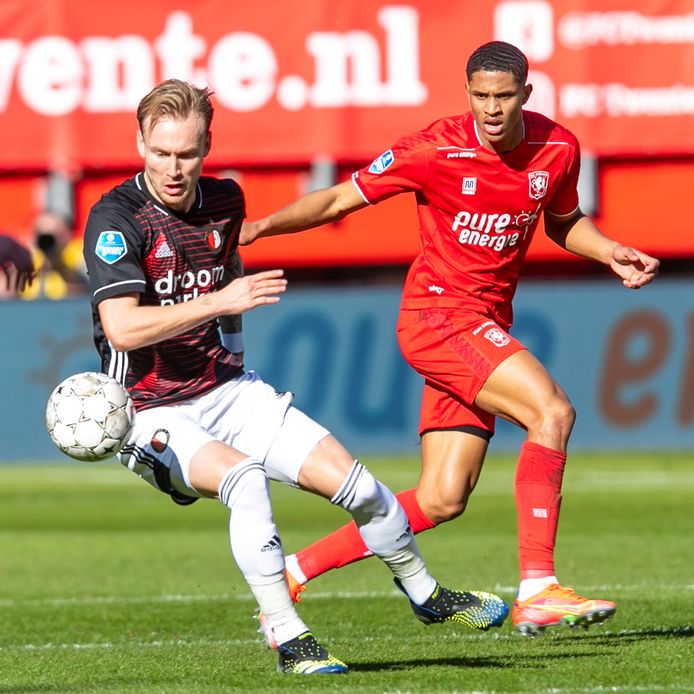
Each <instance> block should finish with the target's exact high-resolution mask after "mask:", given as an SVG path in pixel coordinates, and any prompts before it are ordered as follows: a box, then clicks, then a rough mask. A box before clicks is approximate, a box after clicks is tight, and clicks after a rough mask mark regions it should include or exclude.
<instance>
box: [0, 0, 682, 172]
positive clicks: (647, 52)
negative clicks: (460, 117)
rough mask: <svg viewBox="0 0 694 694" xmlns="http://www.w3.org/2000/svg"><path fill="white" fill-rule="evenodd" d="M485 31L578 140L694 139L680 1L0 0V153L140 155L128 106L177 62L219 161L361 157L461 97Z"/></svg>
mask: <svg viewBox="0 0 694 694" xmlns="http://www.w3.org/2000/svg"><path fill="white" fill-rule="evenodd" d="M492 39H503V40H508V41H510V42H512V43H515V44H516V45H518V46H519V47H521V48H522V49H523V50H524V51H525V52H526V54H527V55H528V58H529V60H530V64H531V82H532V83H533V84H534V87H535V91H534V94H533V96H532V97H531V102H530V103H529V107H530V108H534V109H536V110H539V111H542V112H544V113H546V114H547V115H549V116H551V117H554V118H556V119H557V120H559V121H561V122H562V123H564V124H565V125H567V126H568V127H569V128H571V129H572V130H573V131H574V132H575V133H576V135H578V137H579V139H580V140H581V141H582V144H583V148H584V150H586V151H590V152H592V153H595V154H610V155H611V154H651V153H657V154H673V153H683V152H685V153H687V152H694V9H693V7H692V3H691V0H671V1H665V0H663V1H656V0H649V1H648V2H634V1H633V0H632V1H631V2H629V1H627V0H601V1H600V2H598V0H583V1H581V2H576V1H575V0H554V1H552V2H550V1H548V0H497V1H496V2H484V3H481V2H479V1H478V0H456V2H451V1H450V0H397V1H396V0H390V1H389V0H373V1H372V2H368V3H367V2H363V1H360V0H342V1H341V2H339V3H336V2H332V1H328V0H268V1H267V2H261V3H229V2H225V1H224V0H196V2H191V1H187V2H179V3H176V4H172V3H169V2H165V1H164V0H152V1H151V2H141V1H139V0H138V2H134V0H121V1H120V2H117V3H98V4H95V3H93V2H87V0H43V1H42V2H40V3H39V2H27V0H3V2H2V3H1V4H0V114H1V117H2V123H3V128H2V129H0V170H5V171H7V170H13V169H14V170H16V169H44V168H52V169H55V168H58V169H64V170H77V171H80V170H85V169H103V168H124V167H130V166H133V165H137V164H138V160H137V154H136V150H135V147H134V145H133V142H134V131H135V119H134V110H135V107H136V105H137V103H138V101H139V99H140V98H141V97H142V96H143V95H144V94H145V93H146V92H147V91H148V90H149V89H150V88H151V87H152V86H153V85H154V84H155V83H156V82H158V81H160V80H161V79H164V78H167V77H174V76H175V77H179V78H182V79H186V80H189V81H192V82H194V83H197V84H208V85H209V86H210V87H211V88H213V89H214V91H215V95H216V96H215V103H216V115H215V135H214V143H213V150H212V155H211V163H213V164H215V165H235V166H245V165H256V166H257V165H267V164H273V165H274V164H278V163H282V164H302V163H305V162H307V161H310V160H312V159H314V158H315V157H319V156H320V157H328V158H332V159H336V160H340V161H347V160H349V161H364V160H368V159H370V158H372V157H373V156H375V155H377V154H378V153H380V152H381V151H382V150H383V149H385V148H386V147H387V146H388V145H389V144H390V143H391V141H392V140H393V139H394V138H395V137H397V136H399V135H401V134H403V133H405V132H408V131H411V130H416V129H419V128H420V127H422V126H424V125H426V124H427V123H428V122H430V121H431V120H433V119H434V118H436V117H438V116H440V115H444V114H449V113H453V112H459V111H463V110H466V108H467V102H466V98H465V93H464V82H465V80H464V67H465V61H466V58H467V56H468V55H469V53H470V52H471V51H472V50H474V49H475V48H476V47H477V46H478V45H480V44H481V43H484V42H486V41H488V40H492Z"/></svg>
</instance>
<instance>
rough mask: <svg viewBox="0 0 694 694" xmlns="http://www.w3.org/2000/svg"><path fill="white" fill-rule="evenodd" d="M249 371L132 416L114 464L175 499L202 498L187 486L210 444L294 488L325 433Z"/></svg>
mask: <svg viewBox="0 0 694 694" xmlns="http://www.w3.org/2000/svg"><path fill="white" fill-rule="evenodd" d="M292 397H293V396H292V394H291V393H278V392H277V391H276V390H275V389H274V388H273V387H272V386H270V385H268V384H267V383H264V382H263V380H262V379H261V378H260V376H258V374H256V373H255V372H254V371H249V372H247V373H245V374H244V375H243V376H241V377H239V378H238V379H235V380H233V381H229V382H227V383H224V384H222V385H221V386H219V387H218V388H216V389H215V390H213V391H210V392H209V393H205V394H204V395H201V396H200V397H198V398H194V399H192V400H187V401H185V402H182V403H178V404H176V405H167V406H164V407H153V408H151V409H147V410H141V411H139V412H137V413H136V414H135V419H134V422H133V430H132V433H131V435H130V438H129V439H128V441H127V443H126V444H125V446H124V447H123V449H122V450H121V452H120V453H119V454H118V459H119V460H120V462H121V463H122V464H123V465H125V466H126V467H127V468H129V469H130V470H132V471H133V472H135V473H136V474H137V475H139V476H140V477H142V479H144V480H146V481H147V482H149V483H150V484H151V485H153V486H154V487H156V488H157V489H160V490H161V491H163V492H166V493H167V494H171V496H172V498H173V499H174V501H178V502H179V503H190V502H191V501H192V500H193V499H195V498H197V497H199V496H201V495H200V494H199V493H198V492H197V491H196V490H195V489H193V487H192V486H191V484H190V477H189V468H190V461H191V460H192V458H193V456H194V455H195V453H197V451H199V450H200V448H202V447H203V446H204V445H205V444H206V443H209V442H210V441H222V442H223V443H226V444H228V445H229V446H231V447H232V448H235V449H236V450H237V451H239V452H241V453H243V454H245V455H247V456H249V457H252V458H256V459H257V460H260V461H261V462H262V463H263V464H264V465H265V470H266V471H267V475H268V477H269V478H270V479H273V480H277V481H278V482H283V483H284V484H290V485H293V486H297V480H298V478H299V471H300V470H301V466H302V465H303V463H304V461H305V460H306V458H307V457H308V455H309V453H310V452H311V451H312V450H313V448H314V447H315V446H316V445H317V444H318V442H319V441H321V439H323V438H325V437H326V436H328V435H329V434H330V432H329V431H328V430H327V429H326V428H325V427H323V426H321V425H320V424H318V423H317V422H314V421H313V420H312V419H311V418H310V417H308V416H307V415H305V414H304V413H303V412H301V411H300V410H298V409H296V408H295V407H292V405H291V402H292Z"/></svg>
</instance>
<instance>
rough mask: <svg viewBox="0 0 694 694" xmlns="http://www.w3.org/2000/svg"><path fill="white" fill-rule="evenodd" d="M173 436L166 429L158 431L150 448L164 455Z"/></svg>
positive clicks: (154, 434) (153, 436) (153, 435)
mask: <svg viewBox="0 0 694 694" xmlns="http://www.w3.org/2000/svg"><path fill="white" fill-rule="evenodd" d="M170 437H171V434H169V432H168V431H167V430H166V429H157V430H156V431H155V432H154V433H153V434H152V440H151V441H150V446H152V448H153V449H154V450H155V451H156V452H157V453H163V452H164V451H165V450H166V447H167V446H168V445H169V438H170Z"/></svg>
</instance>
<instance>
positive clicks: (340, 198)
mask: <svg viewBox="0 0 694 694" xmlns="http://www.w3.org/2000/svg"><path fill="white" fill-rule="evenodd" d="M366 205H367V203H366V202H365V201H364V199H363V198H362V197H361V195H359V191H357V189H356V187H355V186H354V184H353V183H352V181H344V182H343V183H338V184H337V185H334V186H332V187H331V188H323V189H322V190H317V191H315V192H313V193H308V194H307V195H304V196H303V197H301V198H299V199H298V200H296V201H294V202H293V203H291V204H290V205H287V207H283V208H282V209H281V210H278V211H277V212H273V213H272V214H270V215H268V216H267V217H263V218H262V219H258V220H256V221H253V222H244V223H243V225H242V227H241V236H240V238H239V243H240V244H241V245H242V246H247V245H248V244H250V243H253V241H255V240H256V239H259V238H263V237H265V236H279V235H280V234H292V233H294V232H297V231H304V230H306V229H312V228H313V227H317V226H321V225H323V224H329V223H330V222H336V221H338V220H340V219H342V218H343V217H346V216H347V215H348V214H350V213H351V212H354V211H355V210H358V209H360V208H361V207H365V206H366Z"/></svg>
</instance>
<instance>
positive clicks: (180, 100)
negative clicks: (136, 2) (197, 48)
mask: <svg viewBox="0 0 694 694" xmlns="http://www.w3.org/2000/svg"><path fill="white" fill-rule="evenodd" d="M211 96H212V92H211V91H210V90H209V89H208V88H207V87H203V88H201V87H194V86H193V85H192V84H188V82H184V81H182V80H177V79H169V80H165V81H164V82H160V83H159V84H158V85H157V86H156V87H154V89H152V91H151V92H149V94H147V95H146V96H145V97H143V99H142V100H141V101H140V103H139V105H138V107H137V121H138V123H139V124H140V130H141V131H142V132H145V123H146V121H147V119H148V118H149V123H147V126H148V128H149V130H150V131H151V129H152V127H153V126H154V125H155V123H156V122H157V121H158V120H160V119H162V118H176V119H184V118H187V117H188V116H189V115H190V114H191V113H196V114H198V115H199V116H200V117H201V118H202V120H203V122H204V123H205V126H206V128H207V130H209V129H210V125H211V123H212V115H213V114H214V108H213V107H212V101H211V100H210V97H211Z"/></svg>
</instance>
